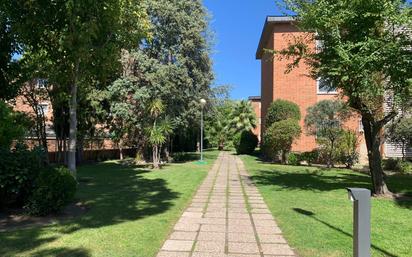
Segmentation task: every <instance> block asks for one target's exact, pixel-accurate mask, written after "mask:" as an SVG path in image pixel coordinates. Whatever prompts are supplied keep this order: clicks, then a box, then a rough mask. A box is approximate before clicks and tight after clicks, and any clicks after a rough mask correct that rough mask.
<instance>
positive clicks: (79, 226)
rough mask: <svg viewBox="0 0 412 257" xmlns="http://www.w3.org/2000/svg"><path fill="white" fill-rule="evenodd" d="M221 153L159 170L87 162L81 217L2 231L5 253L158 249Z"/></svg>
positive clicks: (138, 256) (144, 253) (143, 256)
mask: <svg viewBox="0 0 412 257" xmlns="http://www.w3.org/2000/svg"><path fill="white" fill-rule="evenodd" d="M217 154H218V152H216V151H210V152H206V153H205V157H206V160H207V161H208V164H207V165H197V164H195V163H182V164H172V165H169V166H166V167H164V168H163V169H162V170H159V171H151V170H147V169H138V168H135V167H130V166H124V165H120V164H119V163H118V162H114V161H113V162H105V163H101V164H96V165H88V166H82V167H80V168H79V170H78V176H79V180H80V181H85V182H81V183H80V185H79V188H78V194H77V199H78V200H81V201H84V202H86V203H87V205H88V206H89V207H90V209H89V210H88V212H86V213H85V214H83V215H82V216H80V217H78V218H74V219H71V220H66V221H64V222H61V223H58V224H53V225H49V226H45V227H35V228H30V229H22V230H18V231H11V232H4V233H0V256H82V257H84V256H133V257H151V256H154V255H155V254H156V252H157V251H158V249H159V248H160V247H161V244H162V242H163V241H164V240H165V239H166V237H167V235H168V233H169V232H170V230H171V229H172V226H173V224H174V223H175V222H176V221H177V219H178V218H179V216H180V215H181V213H182V212H183V210H184V209H185V207H186V206H187V205H188V204H189V202H190V199H191V198H192V196H193V194H194V192H195V190H196V189H197V187H198V185H199V184H200V183H201V182H202V180H203V179H204V178H205V176H206V174H207V172H206V171H207V170H208V169H209V168H210V167H211V165H212V164H213V161H214V160H215V159H216V157H217Z"/></svg>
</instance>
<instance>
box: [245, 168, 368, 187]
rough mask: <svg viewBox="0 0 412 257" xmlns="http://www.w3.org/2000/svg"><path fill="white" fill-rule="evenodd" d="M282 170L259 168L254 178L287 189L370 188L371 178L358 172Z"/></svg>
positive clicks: (259, 181)
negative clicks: (337, 172)
mask: <svg viewBox="0 0 412 257" xmlns="http://www.w3.org/2000/svg"><path fill="white" fill-rule="evenodd" d="M301 169H304V168H300V170H297V171H296V172H293V171H290V172H280V171H276V170H271V171H268V170H259V171H258V175H254V176H252V179H253V180H254V181H255V182H256V183H257V184H261V185H276V186H279V187H281V188H282V189H285V190H310V191H330V190H337V189H344V188H346V187H363V188H369V187H370V183H369V178H367V177H365V176H362V175H357V174H339V176H336V174H335V173H334V174H327V172H324V171H322V170H320V169H315V170H309V169H304V172H302V171H301Z"/></svg>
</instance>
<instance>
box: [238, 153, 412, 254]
mask: <svg viewBox="0 0 412 257" xmlns="http://www.w3.org/2000/svg"><path fill="white" fill-rule="evenodd" d="M241 158H242V159H243V161H244V162H245V165H246V168H247V170H248V171H249V173H250V174H251V175H252V178H253V180H254V181H255V183H256V184H257V186H258V188H259V191H260V192H261V194H262V195H263V197H264V199H265V201H266V203H267V204H268V206H269V209H270V210H271V212H272V213H273V215H274V217H275V218H276V220H277V221H278V223H279V226H280V227H281V229H282V231H283V233H284V236H285V238H286V239H287V240H288V242H289V244H290V245H291V246H292V247H293V248H295V249H296V250H297V252H298V254H299V256H302V257H309V256H322V257H338V256H352V203H351V202H350V201H349V200H348V196H347V191H346V190H345V188H346V187H363V188H370V178H369V176H367V175H364V174H360V173H355V172H353V171H350V170H344V169H331V170H326V169H319V168H312V167H303V166H282V165H275V164H267V163H263V162H260V161H259V160H258V159H257V158H256V157H253V156H241ZM388 184H389V188H390V189H391V190H392V191H394V192H402V193H404V194H407V195H410V196H412V176H411V175H409V176H408V175H395V176H391V177H389V178H388ZM371 222H372V235H371V236H372V256H392V257H393V256H399V257H401V256H405V257H407V256H411V254H412V244H411V242H412V200H404V201H393V200H388V199H373V200H372V221H371Z"/></svg>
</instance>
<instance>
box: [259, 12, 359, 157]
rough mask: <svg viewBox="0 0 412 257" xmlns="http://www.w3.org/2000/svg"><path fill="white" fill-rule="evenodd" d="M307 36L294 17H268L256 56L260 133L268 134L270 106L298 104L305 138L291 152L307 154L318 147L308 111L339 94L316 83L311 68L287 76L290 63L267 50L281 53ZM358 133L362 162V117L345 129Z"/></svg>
mask: <svg viewBox="0 0 412 257" xmlns="http://www.w3.org/2000/svg"><path fill="white" fill-rule="evenodd" d="M305 34H306V32H302V31H300V30H299V29H298V28H297V27H296V26H295V25H294V20H293V19H292V18H291V17H267V19H266V22H265V25H264V28H263V32H262V35H261V38H260V42H259V46H258V49H257V53H256V59H258V60H260V61H261V110H260V115H261V117H262V118H261V121H262V124H261V132H260V134H263V133H264V131H265V118H264V117H266V113H267V110H268V108H269V106H270V104H271V103H272V102H273V101H275V100H277V99H283V100H288V101H291V102H294V103H296V104H297V105H298V106H299V108H300V112H301V115H302V118H301V120H300V125H301V127H302V131H303V132H302V135H301V136H300V138H299V139H298V140H296V142H294V144H293V146H292V151H296V152H305V151H311V150H313V149H315V148H316V147H317V144H316V139H315V137H314V136H310V135H307V133H305V130H304V129H303V128H304V118H305V116H306V111H307V108H308V107H310V106H313V105H315V104H316V103H317V102H319V101H321V100H326V99H330V100H333V99H337V98H338V92H336V91H330V90H329V89H328V88H327V87H325V85H324V84H323V81H322V80H321V79H318V80H315V79H313V78H311V77H310V76H309V67H308V66H307V65H306V64H305V63H303V62H302V63H301V64H300V65H299V66H298V67H296V68H294V69H292V70H290V72H286V71H287V69H288V64H290V62H291V60H287V59H286V58H283V59H281V58H277V57H274V56H273V54H272V53H271V52H270V51H266V49H269V50H274V51H280V50H283V49H285V48H286V47H287V46H288V45H289V44H290V43H291V42H293V40H294V38H296V37H301V36H305ZM309 47H311V48H312V49H314V48H315V47H316V42H309ZM344 126H345V127H346V128H348V129H351V130H352V131H355V132H356V133H357V134H358V136H359V139H360V145H359V148H360V149H359V151H360V155H361V160H362V162H364V161H365V160H366V158H367V151H366V145H365V143H364V140H363V136H362V126H361V122H360V117H359V116H358V115H356V114H354V115H353V117H351V118H350V119H349V120H348V121H347V122H346V123H345V125H344Z"/></svg>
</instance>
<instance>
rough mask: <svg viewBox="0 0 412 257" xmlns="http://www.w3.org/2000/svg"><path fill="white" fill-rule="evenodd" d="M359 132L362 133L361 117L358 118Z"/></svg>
mask: <svg viewBox="0 0 412 257" xmlns="http://www.w3.org/2000/svg"><path fill="white" fill-rule="evenodd" d="M359 132H360V133H363V123H362V119H359Z"/></svg>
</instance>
